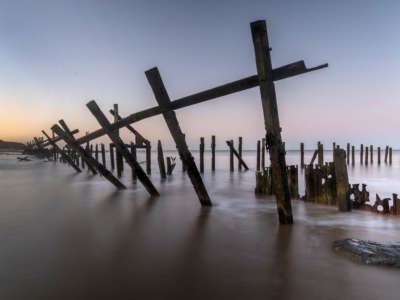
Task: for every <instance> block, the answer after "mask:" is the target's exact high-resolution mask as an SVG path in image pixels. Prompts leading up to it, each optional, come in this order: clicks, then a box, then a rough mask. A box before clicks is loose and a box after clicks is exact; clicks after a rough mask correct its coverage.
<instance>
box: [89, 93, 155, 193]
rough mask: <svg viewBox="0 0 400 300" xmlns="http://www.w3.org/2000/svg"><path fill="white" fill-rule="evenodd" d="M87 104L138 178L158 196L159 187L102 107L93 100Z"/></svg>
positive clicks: (150, 191)
mask: <svg viewBox="0 0 400 300" xmlns="http://www.w3.org/2000/svg"><path fill="white" fill-rule="evenodd" d="M86 106H87V107H88V108H89V110H90V112H91V113H92V114H93V116H94V117H95V118H96V120H97V121H98V122H99V124H100V125H101V127H103V128H104V130H105V131H106V133H107V135H108V137H109V138H110V139H111V140H112V141H113V143H114V146H115V148H116V150H117V151H119V153H120V154H121V156H122V157H123V158H125V160H126V162H127V163H128V164H129V166H130V167H131V168H134V169H135V172H136V175H137V177H138V179H139V180H140V182H141V183H142V184H143V186H144V187H145V189H146V190H147V192H148V193H149V194H150V195H152V196H158V195H159V193H158V191H157V189H156V188H155V186H154V185H153V183H152V182H151V180H150V179H149V177H147V175H146V173H145V172H144V171H143V169H142V167H141V166H140V164H139V163H138V162H137V161H136V159H135V157H134V156H133V155H132V154H131V152H130V151H129V150H128V148H127V147H126V146H125V143H124V142H123V141H122V139H121V138H120V137H119V135H117V133H116V132H115V131H114V130H112V129H111V123H110V122H109V121H108V119H107V118H106V116H105V115H104V113H103V112H102V111H101V110H100V108H99V107H98V106H97V104H96V102H95V101H93V100H92V101H90V102H89V103H87V104H86Z"/></svg>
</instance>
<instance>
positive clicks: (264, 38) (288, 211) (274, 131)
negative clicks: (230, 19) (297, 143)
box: [251, 21, 293, 224]
mask: <svg viewBox="0 0 400 300" xmlns="http://www.w3.org/2000/svg"><path fill="white" fill-rule="evenodd" d="M251 32H252V37H253V44H254V52H255V57H256V65H257V74H258V80H259V86H260V93H261V101H262V106H263V112H264V122H265V129H266V137H265V139H266V141H267V145H268V149H269V157H270V160H271V168H272V174H273V183H274V192H275V196H276V200H277V210H278V216H279V222H280V223H281V224H292V223H293V216H292V204H291V201H290V190H289V184H288V176H287V169H286V160H285V151H284V149H283V145H282V137H281V127H280V124H279V116H278V105H277V102H276V94H275V86H274V82H273V80H274V79H273V76H272V63H271V54H270V51H271V49H270V47H269V42H268V33H267V26H266V23H265V21H256V22H253V23H251ZM263 148H264V147H263Z"/></svg>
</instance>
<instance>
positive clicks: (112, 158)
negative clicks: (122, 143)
mask: <svg viewBox="0 0 400 300" xmlns="http://www.w3.org/2000/svg"><path fill="white" fill-rule="evenodd" d="M110 162H111V170H114V169H115V161H114V147H113V144H112V143H110Z"/></svg>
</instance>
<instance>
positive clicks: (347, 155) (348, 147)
mask: <svg viewBox="0 0 400 300" xmlns="http://www.w3.org/2000/svg"><path fill="white" fill-rule="evenodd" d="M346 162H347V164H348V165H349V164H350V143H347V152H346Z"/></svg>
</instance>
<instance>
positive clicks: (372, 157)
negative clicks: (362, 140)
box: [369, 145, 374, 165]
mask: <svg viewBox="0 0 400 300" xmlns="http://www.w3.org/2000/svg"><path fill="white" fill-rule="evenodd" d="M369 153H370V157H371V165H372V164H373V163H374V146H373V145H370V146H369Z"/></svg>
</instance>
